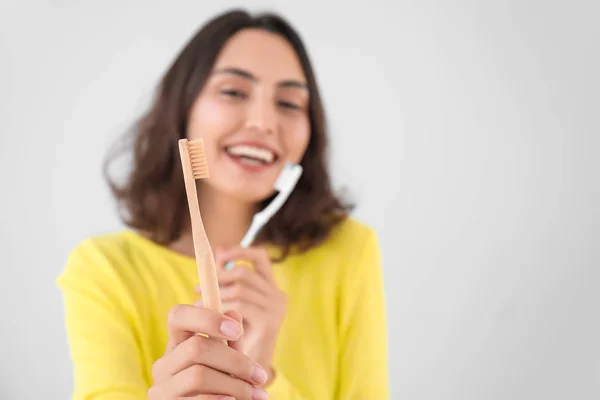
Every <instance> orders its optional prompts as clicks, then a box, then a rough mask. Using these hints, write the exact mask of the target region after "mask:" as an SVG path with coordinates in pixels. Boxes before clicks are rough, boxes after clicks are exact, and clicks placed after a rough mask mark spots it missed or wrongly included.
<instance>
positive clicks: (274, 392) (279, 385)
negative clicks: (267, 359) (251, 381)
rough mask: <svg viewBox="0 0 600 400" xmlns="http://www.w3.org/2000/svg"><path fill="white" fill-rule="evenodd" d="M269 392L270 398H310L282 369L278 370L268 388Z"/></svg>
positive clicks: (296, 399) (274, 399) (297, 399)
mask: <svg viewBox="0 0 600 400" xmlns="http://www.w3.org/2000/svg"><path fill="white" fill-rule="evenodd" d="M267 393H268V394H269V399H273V400H279V399H281V400H309V399H308V398H307V397H304V396H303V395H302V394H300V393H299V392H298V389H297V388H296V386H295V385H294V384H293V383H292V382H290V381H289V380H288V379H287V377H286V376H285V375H283V374H282V373H281V372H280V371H276V375H275V378H274V379H273V382H271V384H270V385H269V387H268V388H267ZM311 400H312V399H311Z"/></svg>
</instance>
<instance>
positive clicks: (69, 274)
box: [58, 230, 135, 284]
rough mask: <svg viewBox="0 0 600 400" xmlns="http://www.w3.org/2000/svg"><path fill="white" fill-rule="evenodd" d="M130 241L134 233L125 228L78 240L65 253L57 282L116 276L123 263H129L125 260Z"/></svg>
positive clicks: (132, 243) (128, 253)
mask: <svg viewBox="0 0 600 400" xmlns="http://www.w3.org/2000/svg"><path fill="white" fill-rule="evenodd" d="M134 241H135V238H134V234H133V233H132V232H130V231H128V230H123V231H117V232H110V233H105V234H100V235H95V236H90V237H87V238H85V239H83V240H81V241H80V242H79V243H77V244H76V245H75V246H74V247H73V248H72V249H71V250H70V251H69V253H68V254H67V259H66V264H65V266H64V269H63V270H62V271H61V274H60V275H59V277H58V283H59V284H62V283H66V282H67V281H69V280H70V281H78V280H87V281H90V280H101V279H110V278H114V277H115V276H118V275H120V274H121V273H122V271H123V268H124V266H128V267H131V266H132V265H131V263H130V262H129V261H130V253H131V248H132V246H133V245H134Z"/></svg>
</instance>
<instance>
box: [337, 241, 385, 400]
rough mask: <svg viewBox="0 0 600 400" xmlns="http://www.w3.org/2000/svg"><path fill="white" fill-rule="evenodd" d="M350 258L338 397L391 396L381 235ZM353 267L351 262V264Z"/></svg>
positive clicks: (367, 242) (379, 398) (344, 302)
mask: <svg viewBox="0 0 600 400" xmlns="http://www.w3.org/2000/svg"><path fill="white" fill-rule="evenodd" d="M363 243H364V244H363V250H362V254H360V255H359V256H358V258H357V259H355V260H350V263H351V268H349V272H348V274H347V279H346V280H345V287H343V288H342V305H341V307H342V309H341V320H340V321H341V326H340V360H339V366H340V379H339V386H338V395H337V396H336V398H337V399H344V400H346V399H377V400H387V399H389V386H388V385H389V382H388V379H389V378H388V335H387V319H386V311H385V293H384V286H383V272H382V266H381V256H380V250H379V243H378V241H377V235H376V233H375V232H374V231H372V230H370V231H369V234H368V236H367V238H366V240H365V241H364V242H363ZM349 267H350V266H349Z"/></svg>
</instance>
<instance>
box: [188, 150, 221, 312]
mask: <svg viewBox="0 0 600 400" xmlns="http://www.w3.org/2000/svg"><path fill="white" fill-rule="evenodd" d="M179 155H180V157H181V167H182V169H183V178H184V181H185V191H186V193H187V200H188V207H189V210H190V218H191V223H192V237H193V241H194V252H195V255H196V263H197V265H198V275H199V277H200V290H201V291H202V302H203V303H204V307H205V308H210V309H212V310H216V311H218V312H222V310H221V295H220V293H219V282H218V280H217V268H216V263H215V259H214V255H213V252H212V249H211V247H210V243H209V242H208V237H207V236H206V231H205V230H204V223H203V222H202V216H201V215H200V204H199V203H198V193H197V191H196V179H206V178H208V177H209V170H208V163H207V162H206V155H205V154H204V141H203V140H202V139H194V140H187V139H180V140H179Z"/></svg>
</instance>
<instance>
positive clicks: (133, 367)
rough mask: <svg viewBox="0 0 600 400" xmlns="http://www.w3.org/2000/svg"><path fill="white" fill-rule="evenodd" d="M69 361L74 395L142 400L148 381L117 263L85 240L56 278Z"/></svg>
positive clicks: (85, 399) (86, 398)
mask: <svg viewBox="0 0 600 400" xmlns="http://www.w3.org/2000/svg"><path fill="white" fill-rule="evenodd" d="M57 285H58V287H59V288H60V290H61V291H62V295H63V301H64V313H65V325H66V331H67V338H68V343H69V348H70V353H71V360H72V363H73V373H74V391H73V394H72V399H73V400H92V399H93V400H142V399H146V393H147V382H146V379H145V377H144V376H145V374H144V371H143V368H142V362H141V361H140V360H141V356H140V352H139V348H138V346H137V345H136V339H135V335H134V332H133V329H132V328H131V324H130V323H129V320H130V318H129V317H128V315H127V313H126V312H125V311H124V308H123V304H122V303H123V302H122V301H121V300H122V299H123V298H124V293H126V292H125V291H124V290H123V283H122V282H120V280H119V279H118V274H117V273H116V270H115V267H114V266H112V265H110V263H109V262H108V261H107V260H106V259H105V258H104V257H103V256H102V255H101V254H100V253H99V252H98V251H97V250H96V249H95V248H94V247H93V246H92V245H91V243H90V242H89V241H88V242H85V243H84V244H82V245H80V246H79V247H78V248H76V249H75V250H73V251H72V252H71V254H70V256H69V259H68V261H67V264H66V266H65V268H64V270H63V272H62V274H61V275H60V276H59V277H58V279H57Z"/></svg>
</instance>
